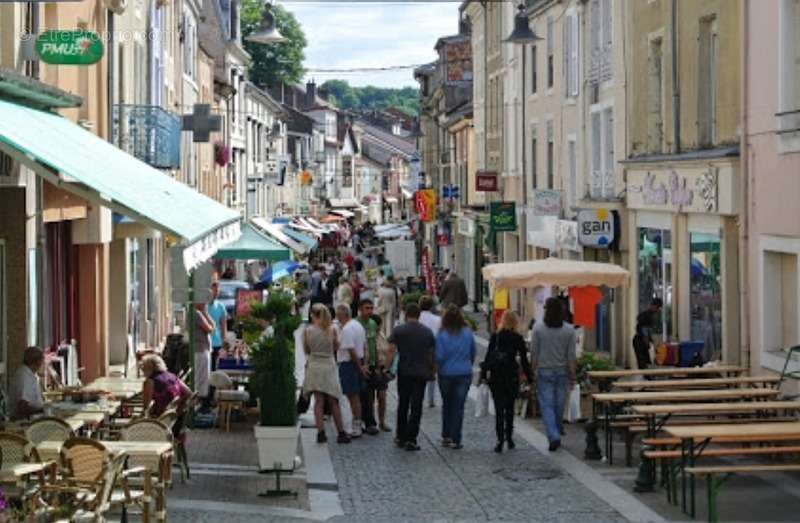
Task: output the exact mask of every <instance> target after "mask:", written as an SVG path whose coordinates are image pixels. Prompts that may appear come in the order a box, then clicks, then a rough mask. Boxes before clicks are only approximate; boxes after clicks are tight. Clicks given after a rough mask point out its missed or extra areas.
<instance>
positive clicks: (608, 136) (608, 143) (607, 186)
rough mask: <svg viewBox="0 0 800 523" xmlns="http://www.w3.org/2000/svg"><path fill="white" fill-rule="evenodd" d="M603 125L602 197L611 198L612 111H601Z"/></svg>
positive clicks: (612, 177) (612, 160) (612, 186)
mask: <svg viewBox="0 0 800 523" xmlns="http://www.w3.org/2000/svg"><path fill="white" fill-rule="evenodd" d="M603 120H604V123H605V129H604V130H603V131H604V141H605V155H606V156H605V165H604V166H603V171H604V176H603V196H604V197H606V198H613V197H614V196H615V194H614V192H615V187H614V110H613V109H606V110H605V111H603Z"/></svg>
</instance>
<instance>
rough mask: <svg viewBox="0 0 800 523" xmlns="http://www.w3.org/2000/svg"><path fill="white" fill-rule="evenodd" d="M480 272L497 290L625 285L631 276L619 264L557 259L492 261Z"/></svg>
mask: <svg viewBox="0 0 800 523" xmlns="http://www.w3.org/2000/svg"><path fill="white" fill-rule="evenodd" d="M482 274H483V277H484V278H485V279H486V280H487V281H488V282H489V285H491V286H493V287H494V288H499V289H524V288H533V287H540V286H549V285H558V286H560V287H582V286H585V285H594V286H600V285H605V286H606V287H627V285H628V280H629V278H630V273H628V271H627V270H625V269H623V268H622V267H620V266H619V265H614V264H611V263H599V262H587V261H575V260H561V259H558V258H547V259H545V260H533V261H522V262H512V263H494V264H491V265H487V266H485V267H484V268H483V270H482Z"/></svg>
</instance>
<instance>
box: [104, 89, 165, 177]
mask: <svg viewBox="0 0 800 523" xmlns="http://www.w3.org/2000/svg"><path fill="white" fill-rule="evenodd" d="M113 116H114V143H115V144H116V145H117V147H119V148H120V149H122V150H123V151H125V152H127V153H129V154H131V155H133V156H135V157H136V158H138V159H140V160H142V161H143V162H145V163H147V164H149V165H151V166H153V167H157V168H160V169H176V168H178V167H180V165H181V121H180V117H179V116H178V115H176V114H173V113H171V112H169V111H166V110H165V109H162V108H161V107H158V106H155V105H129V104H117V105H115V106H114V115H113Z"/></svg>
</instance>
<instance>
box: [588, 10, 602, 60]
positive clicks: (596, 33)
mask: <svg viewBox="0 0 800 523" xmlns="http://www.w3.org/2000/svg"><path fill="white" fill-rule="evenodd" d="M589 10H590V16H591V31H592V36H591V38H592V42H591V45H592V52H593V53H596V52H598V51H599V50H600V47H601V45H600V0H592V3H591V6H590V8H589Z"/></svg>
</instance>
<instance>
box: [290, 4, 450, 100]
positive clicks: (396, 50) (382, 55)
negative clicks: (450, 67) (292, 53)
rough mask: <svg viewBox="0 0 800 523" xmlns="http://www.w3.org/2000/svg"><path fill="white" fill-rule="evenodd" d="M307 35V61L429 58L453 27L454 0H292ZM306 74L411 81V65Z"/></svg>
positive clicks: (360, 81)
mask: <svg viewBox="0 0 800 523" xmlns="http://www.w3.org/2000/svg"><path fill="white" fill-rule="evenodd" d="M281 4H282V5H283V6H284V7H285V8H286V9H288V10H289V11H291V12H293V13H294V14H295V16H296V17H297V19H298V20H299V21H300V23H301V24H302V26H303V30H304V32H305V34H306V38H307V39H308V48H306V61H305V64H306V67H308V68H312V69H313V68H317V69H343V68H344V69H346V68H357V67H385V66H398V65H411V64H421V63H428V62H431V61H433V60H435V59H436V53H435V52H434V50H433V46H434V45H435V43H436V40H437V39H439V38H440V37H441V36H445V35H449V34H453V33H455V32H456V31H457V30H458V5H459V3H458V2H450V1H446V2H355V3H354V2H292V1H290V0H285V1H284V2H281ZM307 76H308V78H311V77H313V78H315V79H317V80H318V81H325V80H328V79H331V78H342V79H345V80H348V81H349V82H350V83H351V84H352V85H378V86H386V87H401V86H407V85H416V82H415V81H414V78H413V75H412V70H411V69H403V70H398V71H388V72H361V73H323V72H309V73H308V75H307Z"/></svg>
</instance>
